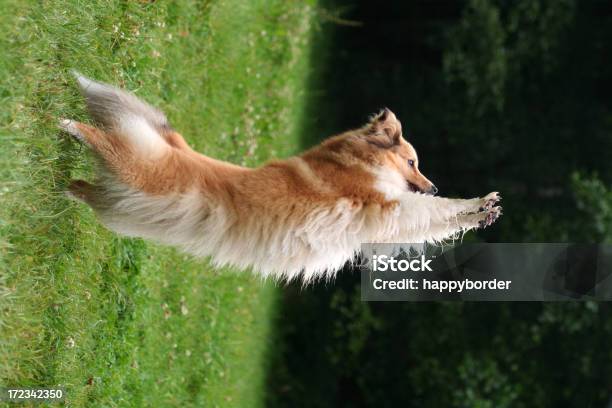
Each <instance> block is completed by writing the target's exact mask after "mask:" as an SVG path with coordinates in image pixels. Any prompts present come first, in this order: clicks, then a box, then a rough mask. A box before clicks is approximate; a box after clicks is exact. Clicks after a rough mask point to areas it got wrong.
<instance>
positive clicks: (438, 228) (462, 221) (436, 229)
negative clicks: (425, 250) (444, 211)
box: [425, 207, 502, 242]
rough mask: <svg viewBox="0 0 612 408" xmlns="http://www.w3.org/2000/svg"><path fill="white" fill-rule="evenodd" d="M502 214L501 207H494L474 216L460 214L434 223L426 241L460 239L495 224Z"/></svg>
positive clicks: (428, 231)
mask: <svg viewBox="0 0 612 408" xmlns="http://www.w3.org/2000/svg"><path fill="white" fill-rule="evenodd" d="M501 214H502V208H501V207H492V208H489V209H487V210H484V211H481V212H478V213H474V214H459V215H457V216H456V217H454V218H451V219H449V220H446V221H444V222H441V223H432V224H431V225H430V226H429V229H428V230H427V237H425V240H426V241H429V242H440V241H444V240H446V239H449V238H456V237H459V236H460V235H461V234H463V233H464V232H466V231H469V230H472V229H477V228H486V227H488V226H489V225H491V224H493V223H494V222H495V221H496V220H497V219H498V218H499V217H500V216H501Z"/></svg>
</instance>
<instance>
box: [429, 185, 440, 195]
mask: <svg viewBox="0 0 612 408" xmlns="http://www.w3.org/2000/svg"><path fill="white" fill-rule="evenodd" d="M437 192H438V187H436V186H434V185H433V184H432V185H431V188H430V189H429V194H431V195H436V193H437Z"/></svg>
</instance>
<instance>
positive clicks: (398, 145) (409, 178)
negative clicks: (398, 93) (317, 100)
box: [358, 108, 438, 194]
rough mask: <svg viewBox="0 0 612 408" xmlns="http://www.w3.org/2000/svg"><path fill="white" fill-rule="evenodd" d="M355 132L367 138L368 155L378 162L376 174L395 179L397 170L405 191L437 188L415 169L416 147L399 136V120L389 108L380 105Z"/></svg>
mask: <svg viewBox="0 0 612 408" xmlns="http://www.w3.org/2000/svg"><path fill="white" fill-rule="evenodd" d="M358 132H359V134H358V137H360V138H362V140H364V141H365V142H367V145H368V147H367V149H368V150H369V151H370V154H371V155H372V156H371V157H373V158H374V161H375V162H376V163H377V164H378V166H380V169H381V174H380V177H389V178H396V179H397V174H399V175H401V177H402V178H403V180H404V181H405V183H406V184H405V188H406V189H407V190H409V191H415V192H421V193H425V194H436V193H437V192H438V189H437V188H436V186H434V184H433V183H432V182H431V181H429V180H428V179H427V177H425V176H424V175H423V174H421V172H420V171H419V158H418V157H417V154H416V150H414V147H412V145H411V144H410V143H408V142H407V141H406V140H405V139H404V138H403V136H402V124H401V123H400V121H399V120H398V119H397V118H396V117H395V115H394V114H393V112H391V111H390V110H389V109H386V108H385V109H383V110H382V111H381V112H380V113H378V114H377V115H375V116H373V117H372V119H371V120H370V122H369V123H368V124H367V125H365V126H364V127H363V128H361V129H360V130H359V131H358ZM385 173H388V174H387V175H385Z"/></svg>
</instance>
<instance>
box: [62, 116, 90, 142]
mask: <svg viewBox="0 0 612 408" xmlns="http://www.w3.org/2000/svg"><path fill="white" fill-rule="evenodd" d="M77 123H78V122H76V121H74V120H70V119H60V121H59V123H58V127H59V128H60V129H61V130H63V131H64V132H66V133H68V134H69V135H71V136H72V137H74V138H75V139H77V140H78V141H79V142H81V143H87V141H86V140H85V137H84V136H83V134H82V133H81V132H80V131H79V128H78V126H77Z"/></svg>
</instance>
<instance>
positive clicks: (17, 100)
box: [0, 0, 315, 407]
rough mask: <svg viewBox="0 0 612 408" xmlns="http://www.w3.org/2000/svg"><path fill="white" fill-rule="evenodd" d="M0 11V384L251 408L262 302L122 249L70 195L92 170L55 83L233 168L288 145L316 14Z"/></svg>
mask: <svg viewBox="0 0 612 408" xmlns="http://www.w3.org/2000/svg"><path fill="white" fill-rule="evenodd" d="M1 7H2V10H0V11H1V12H0V27H1V29H2V32H3V35H2V36H0V102H1V104H2V109H1V110H0V138H1V141H0V175H1V176H0V385H3V386H22V387H23V386H56V385H61V386H63V387H65V388H66V391H67V405H69V406H73V407H79V406H90V405H91V406H99V407H115V406H117V407H129V406H134V407H141V406H155V407H160V406H181V407H187V406H207V407H214V406H228V405H230V406H248V407H253V406H261V405H263V398H264V396H263V393H264V392H265V373H266V369H267V365H266V352H267V351H268V350H269V348H270V347H271V345H270V344H268V342H269V340H268V339H269V336H268V334H269V333H270V330H271V315H273V313H274V309H275V307H276V301H277V289H276V288H275V287H274V285H273V284H271V283H269V282H268V283H264V282H262V281H261V280H259V279H258V278H254V277H251V276H250V275H248V274H246V273H238V272H234V271H229V270H215V269H213V268H211V267H210V266H208V265H207V263H206V262H205V261H202V260H195V259H192V258H190V257H188V256H185V255H183V254H180V253H178V252H176V251H175V250H173V249H170V248H164V247H160V246H157V245H153V244H151V243H148V242H144V241H141V240H130V239H123V238H119V237H117V236H115V235H113V234H112V233H110V232H109V231H107V230H105V229H104V228H103V227H102V226H101V225H100V224H99V223H98V222H97V221H96V218H95V216H94V215H93V213H92V212H91V211H90V210H89V209H88V208H86V207H85V206H83V205H80V204H77V203H74V202H71V201H69V200H67V199H66V198H65V197H64V195H63V193H62V191H63V189H64V188H65V186H66V184H67V182H68V180H69V179H70V178H75V177H85V178H87V177H90V176H91V172H92V167H91V160H90V159H91V158H90V157H89V156H88V153H87V152H86V150H85V149H84V148H82V147H81V146H79V145H77V144H76V143H74V142H73V141H71V140H69V139H68V138H67V137H65V136H63V135H61V134H60V133H59V132H58V130H57V127H56V123H57V120H58V118H63V117H67V118H75V119H79V120H82V121H87V116H86V114H85V111H84V104H83V101H82V100H81V98H80V96H79V95H78V92H77V90H76V87H75V85H74V83H73V81H72V79H71V77H70V75H69V73H68V72H69V70H70V69H77V70H79V71H81V72H83V73H84V74H86V75H88V76H91V77H93V78H96V79H99V80H103V81H106V82H110V83H115V84H119V85H121V86H124V87H126V88H128V89H131V90H135V92H136V93H137V95H139V96H141V97H143V98H145V99H146V100H148V101H149V102H151V103H153V104H155V105H157V106H159V107H161V108H162V109H163V110H165V112H166V113H167V115H168V117H169V118H170V121H171V123H172V124H173V125H174V127H176V128H177V129H179V130H180V131H181V132H182V133H183V134H184V135H185V137H186V138H187V139H188V141H189V142H190V143H191V144H192V146H194V147H195V148H197V149H198V150H200V151H202V152H203V153H206V154H209V155H212V156H215V157H220V158H224V159H227V160H229V161H232V162H235V163H241V164H247V165H254V164H257V163H261V162H262V161H264V160H265V159H267V158H269V157H271V156H286V155H288V154H289V153H290V152H292V151H293V150H294V149H295V148H296V146H297V145H298V134H299V128H298V126H297V125H296V124H299V123H301V120H300V119H301V115H302V114H303V111H304V97H303V93H302V89H303V88H304V83H305V82H304V81H305V77H306V71H307V67H308V52H307V50H308V47H309V39H310V31H311V26H312V22H313V16H314V12H313V10H314V7H315V5H314V4H311V3H309V2H293V1H289V2H286V1H282V0H269V1H263V0H249V1H240V0H211V1H178V2H148V1H138V2H137V1H112V0H95V1H78V0H74V1H61V0H60V1H54V2H38V1H33V0H27V1H21V0H5V1H4V2H2V6H1Z"/></svg>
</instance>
